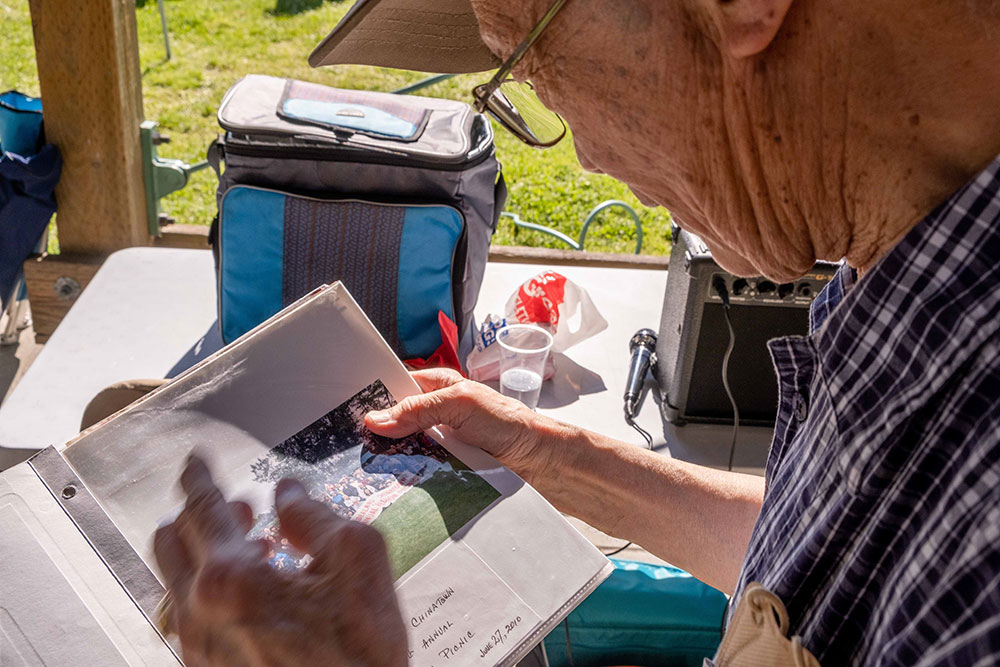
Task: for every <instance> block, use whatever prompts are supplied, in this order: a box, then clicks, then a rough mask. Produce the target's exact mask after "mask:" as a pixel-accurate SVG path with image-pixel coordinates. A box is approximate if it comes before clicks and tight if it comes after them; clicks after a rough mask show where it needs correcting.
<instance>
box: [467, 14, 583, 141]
mask: <svg viewBox="0 0 1000 667" xmlns="http://www.w3.org/2000/svg"><path fill="white" fill-rule="evenodd" d="M564 4H566V0H555V2H554V3H552V6H551V7H549V11H547V12H546V13H545V16H543V17H542V20H541V21H539V22H538V25H536V26H535V27H534V28H533V29H532V30H531V32H530V33H528V36H527V37H526V38H525V39H524V41H523V42H521V43H520V44H519V45H518V47H517V48H516V49H514V53H512V54H511V55H510V58H508V59H507V61H506V62H505V63H504V64H503V65H501V66H500V69H498V70H497V73H496V74H494V75H493V78H492V79H490V80H489V82H487V83H484V84H482V85H479V86H476V87H475V89H473V91H472V95H473V97H474V98H475V100H476V103H475V107H476V111H478V112H479V113H483V112H487V111H488V112H489V114H490V115H491V116H493V118H495V119H496V121H497V122H498V123H500V124H501V125H503V126H504V127H505V128H506V129H507V131H508V132H510V133H511V134H513V135H514V136H515V137H517V138H518V139H520V140H521V141H523V142H524V143H526V144H528V145H529V146H534V147H535V148H549V147H550V146H555V145H556V144H557V143H559V141H560V140H561V139H562V138H563V137H564V136H566V123H565V122H564V121H563V119H562V118H560V116H559V114H557V113H555V112H554V111H550V110H548V109H547V108H545V105H544V104H542V102H541V100H539V99H538V95H536V94H535V89H534V88H533V87H532V85H531V84H530V83H521V82H519V81H515V80H514V79H512V78H510V73H511V71H513V69H514V67H515V66H516V65H517V63H518V62H520V61H521V58H522V57H523V56H524V53H525V52H526V51H527V50H528V49H529V48H530V47H531V45H532V44H534V43H535V41H536V40H538V38H539V37H540V36H541V34H542V31H544V30H545V27H546V26H547V25H548V24H549V22H551V21H552V19H553V18H554V17H555V15H556V13H557V12H558V11H559V10H560V9H562V6H563V5H564Z"/></svg>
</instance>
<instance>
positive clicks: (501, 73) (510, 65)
mask: <svg viewBox="0 0 1000 667" xmlns="http://www.w3.org/2000/svg"><path fill="white" fill-rule="evenodd" d="M564 4H566V0H556V1H555V2H553V3H552V6H551V7H549V11H547V12H545V16H543V17H542V19H541V20H540V21H539V22H538V25H536V26H535V27H534V28H532V30H531V32H529V33H528V36H527V37H525V38H524V41H523V42H521V43H520V44H518V46H517V48H516V49H514V52H513V53H512V54H510V58H507V61H506V62H504V64H503V65H501V66H500V69H498V70H497V73H496V74H494V75H493V78H492V79H490V80H489V83H487V84H486V91H485V92H486V95H485V96H484V97H489V96H490V95H492V94H493V91H495V90H496V89H497V88H499V87H500V84H501V83H503V82H504V81H506V80H507V76H508V75H509V74H510V73H511V71H512V70H513V69H514V67H515V66H516V65H517V63H519V62H520V61H521V58H522V57H523V56H524V53H525V51H527V50H528V49H530V48H531V45H532V44H534V43H535V42H536V41H537V40H538V38H539V37H540V36H541V34H542V31H543V30H545V27H546V26H547V25H548V24H549V23H550V22H551V21H552V19H553V17H555V15H556V12H558V11H559V10H560V9H562V6H563V5H564Z"/></svg>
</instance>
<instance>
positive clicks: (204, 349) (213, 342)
mask: <svg viewBox="0 0 1000 667" xmlns="http://www.w3.org/2000/svg"><path fill="white" fill-rule="evenodd" d="M224 345H225V344H224V343H223V342H222V333H221V332H220V331H219V322H218V320H216V321H215V322H212V325H211V326H210V327H209V328H208V331H206V332H205V333H204V334H202V337H201V338H199V339H198V341H197V342H196V343H195V344H194V345H192V346H191V348H190V349H189V350H188V351H187V352H185V353H184V356H183V357H181V358H180V360H179V361H178V362H177V363H176V364H174V367H173V368H171V369H170V370H169V371H167V377H168V378H173V377H177V376H178V375H180V374H181V373H183V372H184V371H186V370H187V369H189V368H191V367H192V366H194V365H195V364H196V363H198V362H199V361H201V360H203V359H206V358H207V357H209V356H211V355H212V354H214V353H215V352H218V351H219V350H221V349H222V347H223V346H224Z"/></svg>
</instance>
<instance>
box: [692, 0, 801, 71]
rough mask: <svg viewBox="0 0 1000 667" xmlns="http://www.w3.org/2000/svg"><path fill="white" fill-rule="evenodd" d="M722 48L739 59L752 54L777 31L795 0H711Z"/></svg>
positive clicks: (756, 52) (760, 48)
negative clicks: (720, 35)
mask: <svg viewBox="0 0 1000 667" xmlns="http://www.w3.org/2000/svg"><path fill="white" fill-rule="evenodd" d="M710 2H711V3H712V4H713V5H714V7H713V13H714V14H715V19H716V21H717V22H718V25H719V28H720V30H721V32H722V40H723V48H725V49H726V50H727V51H728V52H729V53H730V54H731V55H733V56H735V57H737V58H746V57H748V56H753V55H756V54H758V53H760V52H761V51H763V50H764V49H766V48H767V47H768V45H770V44H771V42H772V41H773V40H774V36H775V35H776V34H778V29H779V28H781V24H782V23H783V22H784V20H785V14H787V13H788V8H789V7H791V5H792V0H710Z"/></svg>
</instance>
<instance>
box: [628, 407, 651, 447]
mask: <svg viewBox="0 0 1000 667" xmlns="http://www.w3.org/2000/svg"><path fill="white" fill-rule="evenodd" d="M625 423H626V424H628V425H629V426H631V427H632V428H634V429H635V430H636V431H638V432H639V435H641V436H642V438H643V439H644V440H645V441H646V449H652V448H653V436H651V435H650V434H649V433H648V432H647V431H646V429H644V428H643V427H641V426H639V425H638V424H636V423H635V420H634V419H633V418H632V415H630V414H628V413H626V414H625Z"/></svg>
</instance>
